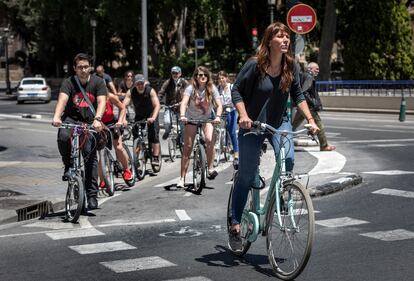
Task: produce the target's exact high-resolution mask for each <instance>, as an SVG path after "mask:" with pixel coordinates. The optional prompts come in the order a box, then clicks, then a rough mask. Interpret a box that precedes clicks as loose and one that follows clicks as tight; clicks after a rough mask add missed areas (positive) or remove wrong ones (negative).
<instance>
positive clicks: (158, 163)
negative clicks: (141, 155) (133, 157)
mask: <svg viewBox="0 0 414 281" xmlns="http://www.w3.org/2000/svg"><path fill="white" fill-rule="evenodd" d="M152 165H155V166H159V165H160V159H159V158H158V156H154V157H152Z"/></svg>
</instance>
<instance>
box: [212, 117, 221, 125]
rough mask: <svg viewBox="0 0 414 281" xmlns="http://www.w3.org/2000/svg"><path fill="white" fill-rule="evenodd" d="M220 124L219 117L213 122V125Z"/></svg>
mask: <svg viewBox="0 0 414 281" xmlns="http://www.w3.org/2000/svg"><path fill="white" fill-rule="evenodd" d="M220 122H221V119H220V117H218V116H216V118H214V120H213V124H220Z"/></svg>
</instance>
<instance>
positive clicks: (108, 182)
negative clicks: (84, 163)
mask: <svg viewBox="0 0 414 281" xmlns="http://www.w3.org/2000/svg"><path fill="white" fill-rule="evenodd" d="M110 153H111V152H110V151H109V149H108V148H107V147H105V148H103V149H101V150H100V151H99V156H100V158H101V161H100V165H101V171H102V177H103V180H104V182H105V191H106V193H107V194H108V195H109V196H113V195H114V193H115V183H114V167H113V165H112V161H111V157H110V156H109V154H110Z"/></svg>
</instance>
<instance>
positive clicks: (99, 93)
mask: <svg viewBox="0 0 414 281" xmlns="http://www.w3.org/2000/svg"><path fill="white" fill-rule="evenodd" d="M73 69H74V71H75V75H73V76H71V77H69V78H68V79H66V80H64V81H63V83H62V86H61V88H60V92H59V97H58V101H57V104H56V109H55V113H54V116H53V122H52V125H53V126H55V127H60V126H61V125H62V121H64V122H71V123H75V122H81V123H87V124H92V126H93V127H94V128H95V130H96V131H98V132H99V131H101V130H102V128H103V126H102V121H101V118H102V115H103V113H104V111H105V103H106V95H107V89H106V87H105V83H104V81H103V80H102V79H100V78H98V77H96V76H94V75H90V57H89V55H87V54H82V53H80V54H77V55H76V56H75V58H74V60H73ZM70 138H71V132H70V130H68V129H59V131H58V140H57V142H58V148H59V152H60V155H61V156H62V161H63V164H64V165H65V172H64V175H63V177H62V180H67V177H68V176H67V172H68V170H69V167H70V166H71V163H70V160H71V159H70V154H71V147H70ZM83 140H84V143H83V145H82V155H83V159H84V165H85V188H86V196H87V200H88V208H89V209H96V208H98V200H97V198H96V197H97V194H98V158H97V155H96V146H97V141H96V140H97V137H96V136H95V137H91V136H89V135H88V136H83Z"/></svg>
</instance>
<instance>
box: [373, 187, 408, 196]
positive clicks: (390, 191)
mask: <svg viewBox="0 0 414 281" xmlns="http://www.w3.org/2000/svg"><path fill="white" fill-rule="evenodd" d="M372 193H374V194H382V195H393V196H400V197H406V198H414V192H413V191H405V190H398V189H390V188H383V189H380V190H377V191H374V192H372Z"/></svg>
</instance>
